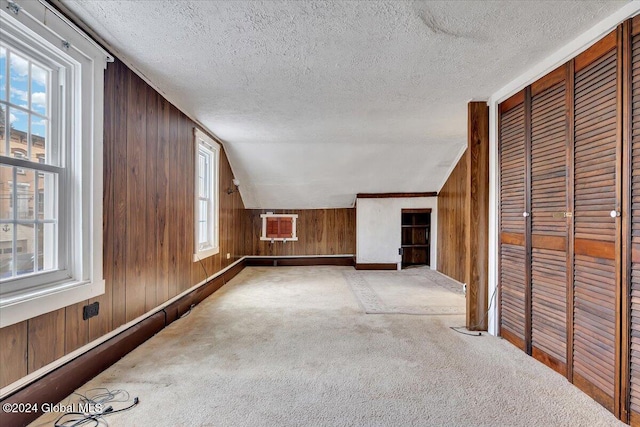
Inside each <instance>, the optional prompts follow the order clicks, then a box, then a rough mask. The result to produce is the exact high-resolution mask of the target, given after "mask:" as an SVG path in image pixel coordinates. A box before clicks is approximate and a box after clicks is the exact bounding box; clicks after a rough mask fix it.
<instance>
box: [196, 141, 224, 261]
mask: <svg viewBox="0 0 640 427" xmlns="http://www.w3.org/2000/svg"><path fill="white" fill-rule="evenodd" d="M194 134H195V146H196V147H195V152H196V159H195V161H196V168H195V169H196V189H195V190H196V191H195V193H196V194H195V196H196V197H195V208H194V211H195V225H196V227H195V228H196V229H195V242H196V247H195V250H194V256H193V260H194V261H198V260H199V259H203V258H206V257H208V256H211V255H215V254H217V253H218V252H220V247H219V243H218V242H219V237H218V234H219V233H218V200H219V188H218V187H219V186H218V182H219V180H218V170H219V168H218V163H219V158H220V146H219V145H218V144H217V143H216V142H215V141H214V140H213V139H211V138H210V137H209V136H207V135H205V134H204V133H203V132H202V131H200V130H199V129H195V132H194Z"/></svg>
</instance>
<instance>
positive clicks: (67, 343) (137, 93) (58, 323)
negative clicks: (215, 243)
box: [0, 60, 355, 387]
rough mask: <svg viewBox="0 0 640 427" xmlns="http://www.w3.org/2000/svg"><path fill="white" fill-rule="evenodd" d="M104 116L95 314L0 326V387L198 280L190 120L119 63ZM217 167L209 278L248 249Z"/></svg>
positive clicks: (238, 207)
mask: <svg viewBox="0 0 640 427" xmlns="http://www.w3.org/2000/svg"><path fill="white" fill-rule="evenodd" d="M104 118H105V121H104V128H105V130H104V162H105V163H104V182H105V186H104V199H103V201H104V225H103V230H104V272H105V273H104V277H105V280H106V283H105V287H106V293H105V294H104V295H101V296H99V297H97V298H95V299H93V300H91V302H93V301H98V302H99V303H100V314H99V315H98V316H97V317H94V318H92V319H89V321H84V320H82V307H83V306H84V304H85V303H79V304H74V305H72V306H69V307H66V308H65V309H61V310H58V311H55V312H52V313H48V314H45V315H43V316H39V317H37V318H34V319H31V320H29V321H28V322H22V323H19V324H17V325H12V326H9V327H7V328H3V329H2V330H0V363H2V366H1V367H0V371H2V375H0V387H4V386H6V385H8V384H9V383H11V382H13V381H16V380H19V379H20V378H22V377H24V376H25V375H27V374H28V373H30V372H33V371H34V370H36V369H39V368H41V367H42V366H45V365H46V364H48V363H50V362H52V361H54V360H56V359H58V358H59V357H61V356H63V355H64V354H66V353H69V352H70V351H73V350H74V349H76V348H78V347H80V346H82V345H84V344H86V343H87V342H88V341H91V340H95V339H97V338H100V337H102V336H103V335H105V334H106V333H108V332H110V331H112V330H113V329H115V328H117V327H119V326H120V325H123V324H125V323H126V322H127V321H129V320H131V319H133V318H135V317H137V316H139V315H142V314H144V313H145V312H148V311H149V310H152V309H153V308H155V307H157V306H158V305H160V304H162V303H163V302H165V301H167V300H168V299H170V298H171V297H173V296H175V295H177V294H178V293H179V292H181V291H182V290H185V289H188V288H189V287H191V286H193V285H194V284H196V283H198V282H199V281H200V280H202V278H204V273H201V275H200V276H199V275H198V272H201V271H202V266H201V265H200V264H199V263H194V262H193V259H192V256H193V241H194V236H193V234H194V231H193V227H194V219H193V218H194V210H193V209H194V197H193V194H194V192H195V189H194V185H195V182H194V174H195V171H194V166H195V164H194V142H193V127H194V126H195V124H194V123H193V122H192V121H191V120H190V119H188V118H187V117H186V116H185V115H184V114H183V113H182V112H180V111H179V110H178V109H177V108H175V107H174V106H173V105H171V104H170V103H169V102H168V101H167V100H165V99H164V98H162V97H161V96H160V95H159V94H157V93H156V92H155V91H154V90H153V89H152V88H150V87H149V86H148V85H147V84H146V83H144V82H143V81H142V80H141V79H140V78H139V77H138V76H136V75H135V74H134V73H133V72H132V71H131V70H129V69H128V68H127V67H126V66H125V65H124V64H122V63H121V62H120V61H118V60H116V61H115V62H114V63H112V64H109V66H108V67H107V71H106V74H105V117H104ZM220 173H221V175H220V183H221V187H222V186H224V188H221V194H220V203H221V206H220V208H221V213H220V230H221V236H222V242H221V243H222V247H221V254H219V255H216V256H214V257H210V258H208V259H206V260H205V265H206V266H207V274H208V275H212V274H214V273H216V272H217V271H219V270H220V268H221V267H222V265H225V266H226V265H229V264H230V263H231V262H233V261H234V258H235V259H237V258H238V257H239V256H241V255H243V254H245V253H246V249H245V234H244V231H245V222H246V219H247V214H246V211H245V209H244V205H243V203H242V199H241V197H240V195H239V193H237V192H236V193H233V194H232V195H228V194H226V188H228V187H229V186H230V185H231V180H232V178H233V176H232V175H233V174H232V171H231V167H230V166H229V163H228V160H227V158H226V155H225V154H224V151H222V154H221V157H220ZM353 216H355V214H353ZM353 233H354V232H352V234H351V236H354V234H353ZM353 241H354V242H355V239H353ZM353 246H355V243H353ZM226 253H231V254H232V258H231V259H230V260H226ZM223 254H224V255H225V256H224V264H223V262H222V261H223V259H222V258H223V256H222V255H223ZM5 367H6V368H5Z"/></svg>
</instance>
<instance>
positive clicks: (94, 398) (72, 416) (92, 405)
mask: <svg viewBox="0 0 640 427" xmlns="http://www.w3.org/2000/svg"><path fill="white" fill-rule="evenodd" d="M94 391H99V392H98V393H96V394H93V395H91V392H94ZM74 394H75V395H76V396H80V400H79V402H78V403H77V407H78V408H79V409H80V408H87V411H86V412H80V411H68V412H65V413H64V414H62V415H61V416H60V417H59V418H58V419H57V420H56V421H55V422H54V424H53V425H54V427H79V426H84V425H90V426H92V427H93V426H96V427H97V426H99V425H100V424H101V423H102V424H104V425H109V424H108V423H107V421H106V420H105V419H104V417H106V416H108V415H113V414H117V413H118V412H125V411H128V410H130V409H131V408H133V407H135V406H136V405H138V403H140V399H138V398H137V397H135V398H134V399H133V403H131V404H130V405H129V406H127V407H124V408H119V409H114V408H113V406H111V405H110V404H111V403H125V402H128V401H129V400H130V398H129V393H128V392H127V391H126V390H113V391H111V390H109V389H106V388H95V389H91V390H88V391H87V392H86V394H81V393H74Z"/></svg>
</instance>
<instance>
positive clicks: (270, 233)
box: [260, 213, 298, 242]
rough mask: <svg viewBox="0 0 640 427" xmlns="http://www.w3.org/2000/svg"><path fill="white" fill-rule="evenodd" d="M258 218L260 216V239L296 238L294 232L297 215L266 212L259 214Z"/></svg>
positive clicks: (286, 240) (283, 239)
mask: <svg viewBox="0 0 640 427" xmlns="http://www.w3.org/2000/svg"><path fill="white" fill-rule="evenodd" d="M260 218H262V234H261V235H260V240H269V241H272V242H276V241H282V242H288V241H296V240H298V236H297V234H296V233H297V231H296V223H297V219H298V215H296V214H274V213H266V214H262V215H260Z"/></svg>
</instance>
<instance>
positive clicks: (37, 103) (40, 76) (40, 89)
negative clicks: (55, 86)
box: [31, 64, 49, 116]
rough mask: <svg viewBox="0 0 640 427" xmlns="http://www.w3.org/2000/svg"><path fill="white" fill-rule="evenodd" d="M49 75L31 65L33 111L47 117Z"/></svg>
mask: <svg viewBox="0 0 640 427" xmlns="http://www.w3.org/2000/svg"><path fill="white" fill-rule="evenodd" d="M48 80H49V73H48V71H47V70H45V69H44V68H41V67H38V66H37V65H35V64H31V110H32V111H35V112H36V113H38V114H42V115H43V116H46V115H47V83H48Z"/></svg>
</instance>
